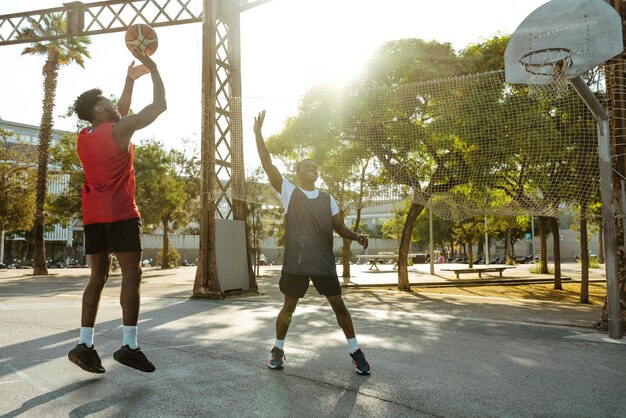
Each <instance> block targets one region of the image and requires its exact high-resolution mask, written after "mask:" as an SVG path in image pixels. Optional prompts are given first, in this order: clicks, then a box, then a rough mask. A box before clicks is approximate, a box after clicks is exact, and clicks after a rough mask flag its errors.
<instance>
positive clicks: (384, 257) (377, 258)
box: [356, 252, 417, 271]
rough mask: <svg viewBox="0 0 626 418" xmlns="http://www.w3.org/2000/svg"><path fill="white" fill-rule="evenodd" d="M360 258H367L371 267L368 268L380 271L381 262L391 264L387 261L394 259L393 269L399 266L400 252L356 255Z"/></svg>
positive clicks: (411, 255) (410, 255)
mask: <svg viewBox="0 0 626 418" xmlns="http://www.w3.org/2000/svg"><path fill="white" fill-rule="evenodd" d="M416 255H417V254H409V258H412V257H415V256H416ZM356 257H357V258H359V259H362V260H367V262H368V263H369V264H370V268H369V269H368V270H372V269H376V271H380V269H379V268H378V265H379V264H391V263H385V261H388V260H392V261H393V270H396V269H397V268H398V254H394V253H391V252H381V253H378V254H361V255H357V256H356Z"/></svg>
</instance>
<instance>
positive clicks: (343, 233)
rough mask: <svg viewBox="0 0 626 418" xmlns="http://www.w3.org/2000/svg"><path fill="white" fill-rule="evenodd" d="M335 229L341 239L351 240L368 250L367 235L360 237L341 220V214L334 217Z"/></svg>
mask: <svg viewBox="0 0 626 418" xmlns="http://www.w3.org/2000/svg"><path fill="white" fill-rule="evenodd" d="M333 229H334V230H335V232H336V233H337V234H339V236H340V237H341V238H345V239H351V240H352V241H356V242H358V243H359V244H360V245H361V246H362V247H363V248H365V249H367V245H368V240H367V237H366V236H365V235H359V234H357V233H356V232H354V231H353V230H351V229H350V228H348V227H347V226H346V224H345V223H344V222H343V220H342V219H341V216H340V215H339V214H336V215H335V216H333Z"/></svg>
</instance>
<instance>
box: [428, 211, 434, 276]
mask: <svg viewBox="0 0 626 418" xmlns="http://www.w3.org/2000/svg"><path fill="white" fill-rule="evenodd" d="M428 218H429V219H428V229H429V234H430V244H429V251H430V274H435V238H434V233H433V231H434V228H433V211H432V210H430V209H428Z"/></svg>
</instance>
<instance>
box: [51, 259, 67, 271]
mask: <svg viewBox="0 0 626 418" xmlns="http://www.w3.org/2000/svg"><path fill="white" fill-rule="evenodd" d="M65 267H66V265H65V262H64V261H54V260H48V268H49V269H64V268H65Z"/></svg>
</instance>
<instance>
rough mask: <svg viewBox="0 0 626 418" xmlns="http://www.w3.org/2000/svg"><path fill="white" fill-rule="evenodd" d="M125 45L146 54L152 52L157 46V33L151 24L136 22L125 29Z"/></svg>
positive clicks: (131, 49)
mask: <svg viewBox="0 0 626 418" xmlns="http://www.w3.org/2000/svg"><path fill="white" fill-rule="evenodd" d="M125 40H126V47H127V48H128V49H129V50H130V51H131V52H132V51H139V52H143V53H144V54H146V55H152V54H154V51H156V50H157V47H158V46H159V39H158V38H157V34H156V32H155V31H154V29H152V26H150V25H146V24H145V23H136V24H134V25H131V26H129V27H128V29H127V30H126V36H125Z"/></svg>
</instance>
